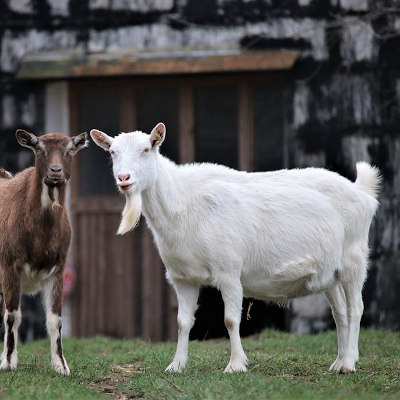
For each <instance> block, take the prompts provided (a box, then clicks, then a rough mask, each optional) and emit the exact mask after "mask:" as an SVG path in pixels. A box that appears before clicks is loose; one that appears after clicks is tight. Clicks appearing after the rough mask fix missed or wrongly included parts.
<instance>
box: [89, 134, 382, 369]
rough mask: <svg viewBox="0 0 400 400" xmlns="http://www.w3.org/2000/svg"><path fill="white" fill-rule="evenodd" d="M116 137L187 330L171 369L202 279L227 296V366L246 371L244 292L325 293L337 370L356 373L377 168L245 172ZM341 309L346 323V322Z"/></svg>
mask: <svg viewBox="0 0 400 400" xmlns="http://www.w3.org/2000/svg"><path fill="white" fill-rule="evenodd" d="M164 128H165V127H164ZM153 131H154V130H153ZM92 137H93V136H92ZM110 140H111V149H113V151H114V152H115V154H116V155H115V156H114V158H113V169H114V175H115V177H117V175H118V174H119V173H124V174H130V175H131V177H132V181H134V182H135V193H137V194H139V193H140V195H141V197H142V210H143V214H144V216H145V218H146V221H147V224H148V225H149V227H150V229H151V231H152V233H153V235H154V239H155V242H156V244H157V247H158V250H159V252H160V255H161V258H162V260H163V262H164V264H165V267H166V269H167V277H168V279H169V280H170V282H171V284H172V285H173V286H174V288H175V290H176V292H177V297H178V304H179V311H178V325H179V327H180V330H179V337H178V347H177V352H176V355H175V358H174V360H173V362H172V363H171V365H170V366H169V367H168V370H169V371H173V372H177V371H180V370H182V368H184V367H185V365H186V360H187V340H188V335H189V331H190V328H191V326H192V324H193V318H194V311H195V309H196V302H197V295H198V288H199V287H200V286H202V285H212V286H215V287H217V288H219V289H220V290H221V293H222V296H223V299H224V303H225V322H226V326H227V329H228V331H229V334H230V339H231V348H232V353H231V359H230V362H229V364H228V366H227V368H226V371H227V372H233V371H244V370H246V363H247V358H246V355H245V354H244V351H243V349H242V347H241V344H240V337H239V323H240V312H241V304H242V295H243V294H244V295H245V296H251V297H255V298H258V299H263V300H271V299H272V300H275V301H279V302H285V301H286V300H287V299H288V298H293V297H297V296H303V295H307V294H309V293H316V292H322V291H326V293H327V295H328V298H329V300H330V302H331V305H332V309H333V313H334V316H335V320H336V321H337V324H338V340H339V353H338V358H337V360H336V361H335V363H334V364H332V366H331V368H332V369H334V370H338V371H343V372H349V371H354V368H355V362H356V361H357V359H358V347H357V346H358V329H359V318H361V313H362V299H361V289H362V285H363V282H364V280H365V277H366V269H367V261H368V232H369V227H370V224H371V221H372V218H373V216H374V214H375V211H376V209H377V206H378V202H377V200H376V198H375V197H376V193H377V189H378V185H379V177H378V171H377V170H376V169H374V168H373V167H371V166H370V165H368V164H366V163H359V164H357V181H356V182H355V183H354V182H350V181H349V180H348V179H346V178H344V177H342V176H340V175H338V174H337V173H334V172H330V171H327V170H324V169H320V168H306V169H293V170H281V171H276V172H265V173H247V172H240V171H236V170H233V169H230V168H227V167H224V166H221V165H216V164H208V163H207V164H188V165H182V166H178V165H176V164H175V163H173V162H172V161H170V160H168V159H167V158H165V157H163V156H162V155H160V154H159V152H158V146H156V147H155V148H153V149H152V151H151V152H150V153H149V154H145V153H143V149H144V148H145V147H147V146H149V143H150V140H149V135H146V134H145V133H143V132H138V131H137V132H133V133H128V134H121V135H119V136H117V137H116V138H114V139H111V138H110ZM339 286H340V290H337V289H336V288H338V287H339ZM196 293H197V294H196ZM344 295H345V296H346V300H343V299H342V298H341V297H340V296H344ZM343 315H344V316H345V320H346V321H347V323H344V322H343V321H342V320H339V316H343ZM338 321H339V322H338ZM357 327H358V328H357Z"/></svg>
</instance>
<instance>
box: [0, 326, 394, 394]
mask: <svg viewBox="0 0 400 400" xmlns="http://www.w3.org/2000/svg"><path fill="white" fill-rule="evenodd" d="M335 341H336V339H335V334H334V332H328V333H324V334H320V335H316V336H301V337H299V336H295V335H290V334H285V333H278V332H272V331H266V332H264V333H263V334H261V335H259V336H257V337H253V338H249V339H246V340H244V347H245V349H246V351H247V354H248V356H249V358H250V360H251V365H250V369H249V372H248V373H247V374H234V375H227V374H223V373H222V371H223V368H224V367H225V365H226V364H227V362H228V350H229V342H228V341H227V340H217V341H207V342H191V346H190V352H191V358H190V363H189V367H188V369H187V370H186V372H184V373H183V374H181V375H170V374H167V373H164V372H163V370H164V368H165V367H166V366H167V365H168V363H169V361H170V360H171V358H172V356H173V352H174V347H175V346H174V344H173V343H167V344H150V343H146V342H143V341H138V340H136V341H128V340H125V341H123V340H111V339H105V338H95V339H84V340H82V339H81V340H77V339H69V340H66V341H65V354H66V356H67V359H68V360H69V365H70V367H71V370H72V375H71V376H70V377H69V378H64V377H60V376H57V375H56V374H55V373H54V372H53V371H52V370H51V369H50V368H49V349H48V347H49V346H48V342H47V341H40V342H36V343H32V344H28V345H23V346H20V351H19V355H20V367H19V369H18V370H17V371H16V372H2V373H0V399H28V398H29V399H30V400H34V399H40V400H45V399H57V400H58V399H74V400H75V399H79V400H81V399H100V398H105V399H107V398H108V399H120V400H122V399H130V398H132V399H157V400H158V399H185V400H186V399H199V400H200V399H201V400H203V399H209V400H211V399H218V400H222V399H235V400H241V399H244V400H249V399H251V400H257V399H263V400H265V399H282V400H290V399H296V400H298V399H307V400H314V399H324V400H327V399H346V400H352V399H363V400H366V399H398V398H400V397H399V396H400V334H399V333H391V332H384V331H363V332H362V334H361V342H360V349H361V357H360V364H359V369H358V371H357V372H356V373H355V374H352V375H336V374H334V373H330V372H328V367H329V365H330V363H331V362H332V361H333V360H334V358H335Z"/></svg>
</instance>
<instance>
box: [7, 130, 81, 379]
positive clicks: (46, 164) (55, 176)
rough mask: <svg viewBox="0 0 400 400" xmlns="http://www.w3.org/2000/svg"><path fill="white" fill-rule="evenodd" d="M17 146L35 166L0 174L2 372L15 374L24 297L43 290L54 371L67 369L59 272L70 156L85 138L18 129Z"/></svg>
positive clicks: (66, 238) (66, 233)
mask: <svg viewBox="0 0 400 400" xmlns="http://www.w3.org/2000/svg"><path fill="white" fill-rule="evenodd" d="M16 137H17V141H18V143H19V144H20V145H21V146H24V147H28V148H29V149H31V150H32V151H33V152H34V153H35V159H36V160H35V166H34V167H31V168H27V169H25V170H24V171H22V172H20V173H19V174H17V175H16V176H15V177H13V176H12V175H11V174H10V173H8V172H7V171H5V170H3V169H2V170H0V282H1V292H2V294H3V298H4V305H5V312H4V329H5V335H4V350H3V354H2V359H1V364H0V369H1V370H9V369H16V368H17V363H18V356H17V340H18V327H19V325H20V322H21V311H20V297H21V294H22V293H27V294H34V293H37V292H38V291H40V290H41V291H42V294H43V300H44V306H45V309H46V320H47V331H48V334H49V336H50V342H51V361H52V365H53V368H54V369H55V370H56V371H57V372H58V373H60V374H62V375H69V374H70V370H69V368H68V365H67V362H66V361H65V358H64V356H63V350H62V342H61V309H62V291H63V269H64V263H65V259H66V257H67V252H68V247H69V243H70V238H71V226H70V223H69V219H68V215H67V211H66V208H65V190H66V183H67V182H68V180H69V178H70V175H71V162H72V157H73V156H74V155H75V154H76V153H77V152H78V151H79V150H81V149H83V148H84V147H87V145H88V140H87V135H86V133H82V134H80V135H77V136H74V137H68V136H66V135H63V134H60V133H49V134H46V135H43V136H40V137H37V136H35V135H34V134H33V133H29V132H26V131H23V130H17V132H16Z"/></svg>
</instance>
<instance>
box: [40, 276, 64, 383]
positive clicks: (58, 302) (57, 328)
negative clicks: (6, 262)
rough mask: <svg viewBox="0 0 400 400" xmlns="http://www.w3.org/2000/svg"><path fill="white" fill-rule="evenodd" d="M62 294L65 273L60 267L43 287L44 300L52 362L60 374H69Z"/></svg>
mask: <svg viewBox="0 0 400 400" xmlns="http://www.w3.org/2000/svg"><path fill="white" fill-rule="evenodd" d="M62 296H63V274H62V270H61V269H59V270H58V271H56V273H55V275H54V276H52V277H51V278H49V280H48V281H47V282H46V284H45V286H44V287H43V300H44V306H45V309H46V325H47V332H48V334H49V336H50V350H51V364H52V366H53V368H54V369H55V371H56V372H58V373H59V374H61V375H69V374H70V370H69V367H68V364H67V361H66V360H65V358H64V354H63V347H62V335H61V329H62V320H61V310H62Z"/></svg>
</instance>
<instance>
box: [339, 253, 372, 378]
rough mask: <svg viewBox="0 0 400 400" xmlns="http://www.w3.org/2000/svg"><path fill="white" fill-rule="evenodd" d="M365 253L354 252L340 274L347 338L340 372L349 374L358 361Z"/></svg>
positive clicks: (354, 368)
mask: <svg viewBox="0 0 400 400" xmlns="http://www.w3.org/2000/svg"><path fill="white" fill-rule="evenodd" d="M366 253H367V252H366V251H362V250H361V249H360V250H359V251H354V252H353V254H352V258H351V262H352V264H351V266H348V267H347V268H345V270H344V271H343V272H342V273H341V276H340V280H341V283H342V286H343V291H344V293H345V297H346V306H347V323H348V336H347V343H346V347H345V350H344V355H343V364H342V367H341V369H340V372H343V373H349V372H354V371H355V370H356V362H357V361H358V356H359V353H358V339H359V334H360V322H361V317H362V314H363V311H364V303H363V299H362V288H363V285H364V281H365V278H366V275H367V256H366V255H365V254H366Z"/></svg>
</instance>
